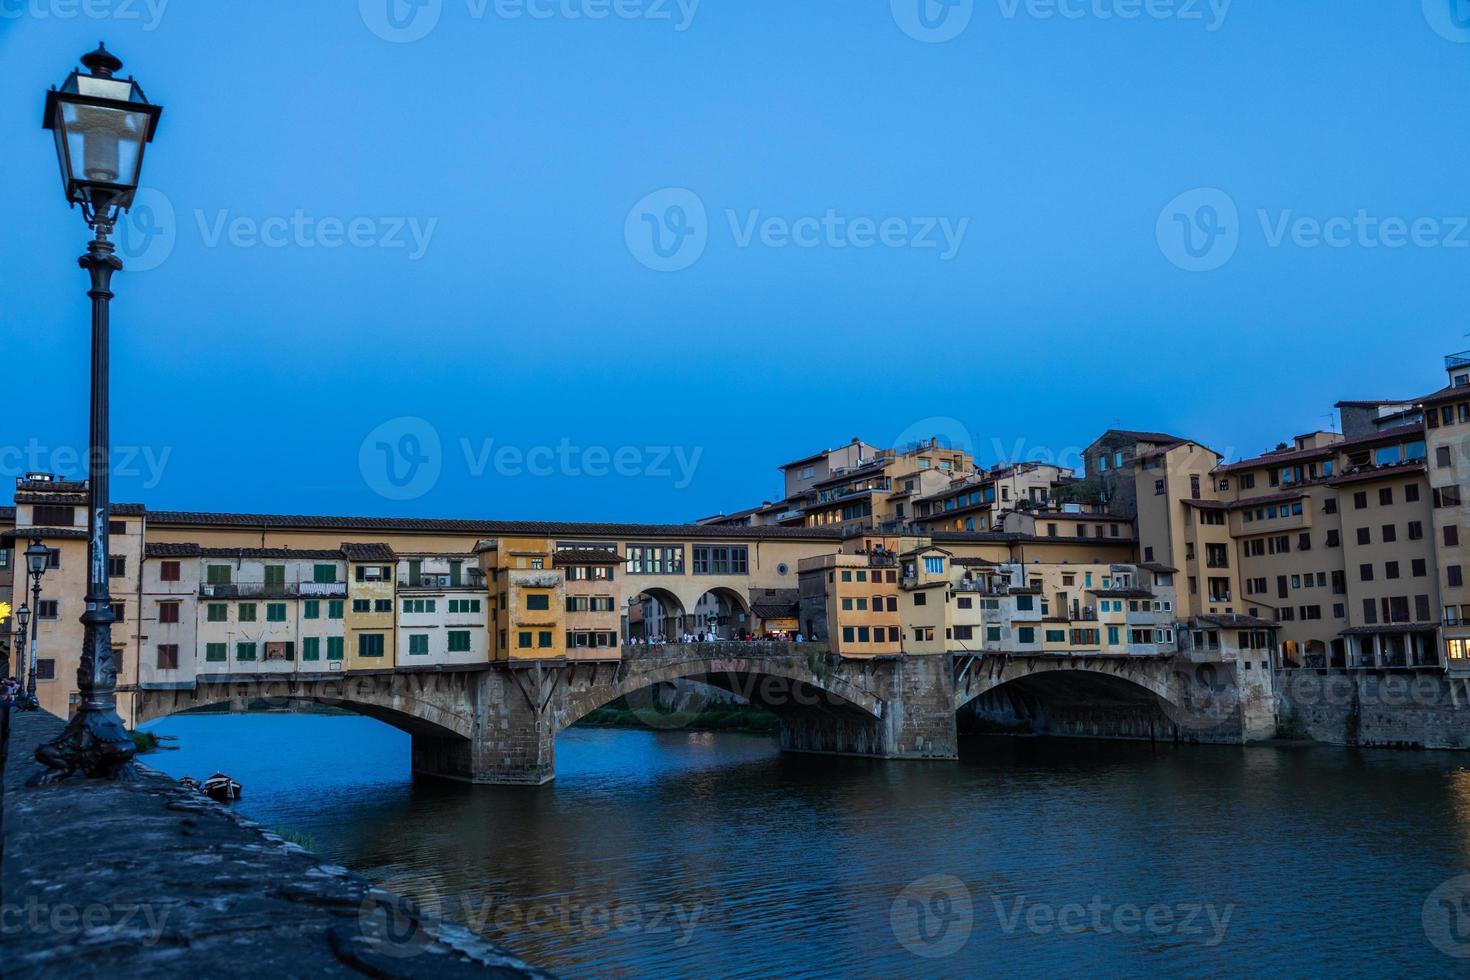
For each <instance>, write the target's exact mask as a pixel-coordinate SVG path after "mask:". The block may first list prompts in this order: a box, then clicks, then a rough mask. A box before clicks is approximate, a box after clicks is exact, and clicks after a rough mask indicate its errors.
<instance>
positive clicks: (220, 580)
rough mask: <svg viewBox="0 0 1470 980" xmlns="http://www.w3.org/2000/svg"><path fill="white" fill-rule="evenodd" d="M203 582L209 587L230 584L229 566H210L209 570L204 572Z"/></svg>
mask: <svg viewBox="0 0 1470 980" xmlns="http://www.w3.org/2000/svg"><path fill="white" fill-rule="evenodd" d="M204 580H205V581H206V582H208V583H209V584H210V585H229V584H230V566H229V565H210V566H209V568H208V569H206V570H205V579H204Z"/></svg>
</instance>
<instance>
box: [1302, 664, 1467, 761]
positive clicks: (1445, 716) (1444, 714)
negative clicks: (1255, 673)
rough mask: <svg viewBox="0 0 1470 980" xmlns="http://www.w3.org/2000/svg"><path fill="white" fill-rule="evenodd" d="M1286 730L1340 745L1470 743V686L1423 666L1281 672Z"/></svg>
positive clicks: (1448, 745)
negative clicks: (1408, 668) (1401, 668)
mask: <svg viewBox="0 0 1470 980" xmlns="http://www.w3.org/2000/svg"><path fill="white" fill-rule="evenodd" d="M1276 690H1277V693H1278V699H1279V707H1278V715H1279V718H1280V724H1281V730H1282V734H1283V735H1287V736H1295V737H1308V738H1311V739H1314V740H1316V741H1319V742H1331V743H1334V744H1336V745H1364V746H1399V747H1405V748H1425V749H1464V748H1470V686H1467V682H1466V681H1465V680H1464V679H1460V678H1450V677H1445V676H1444V675H1442V674H1438V673H1428V672H1423V671H1382V670H1352V671H1348V670H1339V669H1331V668H1311V669H1300V670H1283V671H1277V672H1276Z"/></svg>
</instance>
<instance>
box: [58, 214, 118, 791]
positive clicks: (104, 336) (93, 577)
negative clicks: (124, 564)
mask: <svg viewBox="0 0 1470 980" xmlns="http://www.w3.org/2000/svg"><path fill="white" fill-rule="evenodd" d="M111 230H112V228H111V225H110V224H108V223H106V222H104V221H98V222H97V224H96V231H97V235H96V237H95V238H94V239H93V240H92V242H91V244H90V245H89V247H88V248H87V254H85V255H83V256H82V257H81V259H80V260H79V261H80V264H81V267H82V268H83V269H85V270H87V273H88V274H89V275H90V276H91V280H92V288H91V289H90V290H89V291H88V293H87V295H88V296H90V297H91V298H92V418H91V439H90V440H89V441H90V452H89V458H88V464H87V476H88V479H87V511H88V513H87V518H88V538H87V609H86V612H84V613H83V614H82V625H83V627H84V628H85V629H84V635H83V638H82V657H81V665H80V666H79V667H78V668H77V693H78V699H79V704H78V706H77V711H76V714H74V715H72V718H71V721H70V722H68V723H67V726H66V730H65V731H63V732H62V733H61V735H59V736H58V737H57V738H56V739H55V740H54V741H51V742H48V743H46V744H44V745H41V746H39V747H38V748H37V749H36V759H37V761H39V762H41V763H42V764H43V765H45V766H47V767H48V768H49V769H50V770H51V771H49V772H44V773H41V774H39V775H38V776H37V777H35V780H34V781H36V782H41V783H45V782H51V781H53V780H55V779H60V778H63V777H65V776H68V775H71V774H72V773H73V772H75V771H76V770H77V769H81V770H82V772H83V773H84V774H85V775H87V776H89V777H94V778H102V779H116V778H118V777H120V776H122V777H125V778H131V777H132V776H133V775H134V773H133V769H132V766H131V762H132V758H133V751H134V748H133V739H132V736H131V735H129V734H128V731H127V729H126V728H124V727H123V723H122V719H121V718H119V717H118V714H117V665H116V663H115V662H114V660H113V656H112V622H113V616H112V596H111V595H110V594H109V592H108V581H107V557H108V554H107V551H108V547H107V536H108V535H107V531H108V525H109V513H108V510H109V505H108V459H109V454H110V450H111V440H110V434H109V431H108V342H109V336H108V328H109V321H108V312H109V311H108V303H109V301H110V300H111V299H112V274H113V273H114V272H116V271H118V270H119V269H121V268H122V260H121V259H119V258H118V257H117V255H116V254H114V252H113V247H112V243H111V242H109V241H108V240H107V235H108V233H109V232H110V231H111Z"/></svg>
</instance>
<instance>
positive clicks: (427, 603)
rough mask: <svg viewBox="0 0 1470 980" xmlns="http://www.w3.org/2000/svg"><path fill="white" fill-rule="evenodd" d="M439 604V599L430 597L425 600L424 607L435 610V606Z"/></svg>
mask: <svg viewBox="0 0 1470 980" xmlns="http://www.w3.org/2000/svg"><path fill="white" fill-rule="evenodd" d="M437 604H438V600H436V599H429V600H427V601H425V602H424V609H425V611H427V612H433V611H434V609H435V606H436V605H437Z"/></svg>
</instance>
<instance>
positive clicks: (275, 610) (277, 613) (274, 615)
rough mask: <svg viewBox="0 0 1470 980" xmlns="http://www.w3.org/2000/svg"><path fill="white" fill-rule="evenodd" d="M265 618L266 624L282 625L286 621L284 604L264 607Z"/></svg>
mask: <svg viewBox="0 0 1470 980" xmlns="http://www.w3.org/2000/svg"><path fill="white" fill-rule="evenodd" d="M265 618H266V621H267V622H271V623H284V622H285V621H286V604H285V603H284V602H272V603H268V604H267V605H266V607H265Z"/></svg>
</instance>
